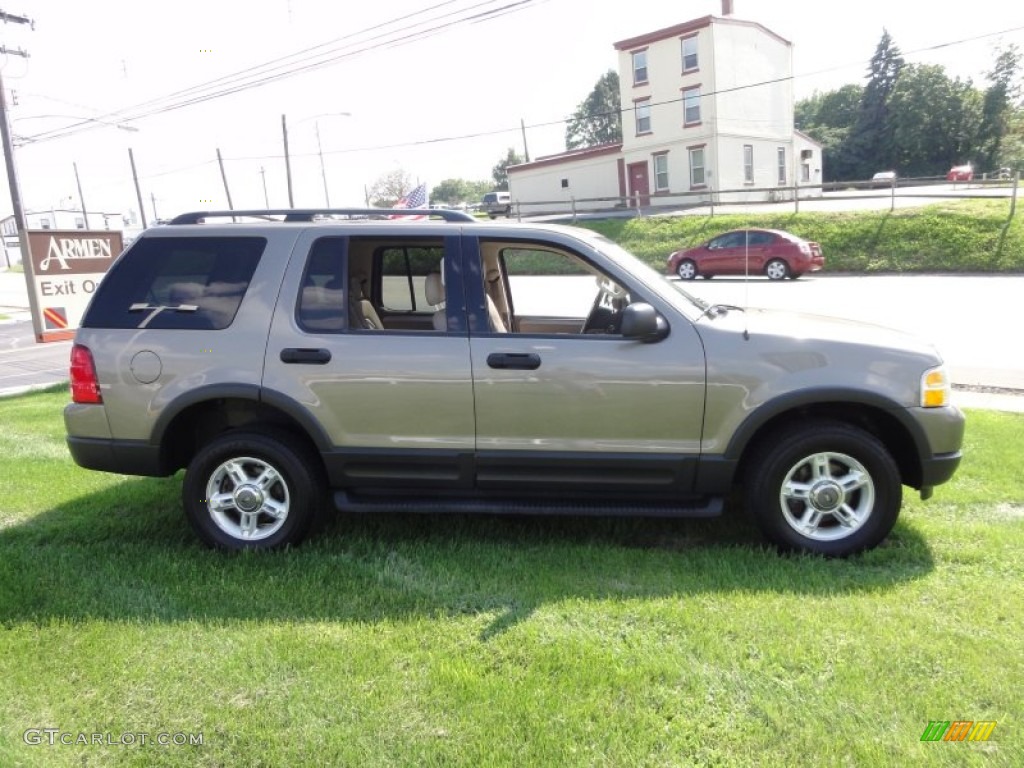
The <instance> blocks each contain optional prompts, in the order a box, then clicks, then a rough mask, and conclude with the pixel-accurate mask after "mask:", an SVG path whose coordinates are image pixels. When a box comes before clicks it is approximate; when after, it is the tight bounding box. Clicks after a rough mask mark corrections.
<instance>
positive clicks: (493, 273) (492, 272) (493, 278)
mask: <svg viewBox="0 0 1024 768" xmlns="http://www.w3.org/2000/svg"><path fill="white" fill-rule="evenodd" d="M484 277H485V278H486V280H487V282H488V283H496V282H497V281H498V278H500V277H501V272H499V271H498V268H497V267H491V268H490V269H488V270H487V274H486V275H484Z"/></svg>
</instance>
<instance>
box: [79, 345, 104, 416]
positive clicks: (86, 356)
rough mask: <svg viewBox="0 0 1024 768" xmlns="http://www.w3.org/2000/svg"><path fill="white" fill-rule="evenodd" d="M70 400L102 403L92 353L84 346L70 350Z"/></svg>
mask: <svg viewBox="0 0 1024 768" xmlns="http://www.w3.org/2000/svg"><path fill="white" fill-rule="evenodd" d="M71 400H72V401H73V402H76V403H102V402H103V395H102V394H100V381H99V379H98V378H97V377H96V364H95V363H94V362H93V359H92V352H90V351H89V348H88V347H87V346H85V345H84V344H75V345H74V346H73V347H72V348H71Z"/></svg>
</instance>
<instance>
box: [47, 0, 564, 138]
mask: <svg viewBox="0 0 1024 768" xmlns="http://www.w3.org/2000/svg"><path fill="white" fill-rule="evenodd" d="M546 1H547V0H513V1H512V2H506V4H505V5H502V6H500V7H498V8H493V9H486V10H481V9H485V7H486V6H489V5H494V4H495V3H496V2H500V0H483V1H482V2H476V3H473V4H472V5H468V6H464V7H462V8H458V9H456V10H453V11H449V12H446V13H443V14H440V15H437V16H433V17H431V18H429V19H426V20H423V21H417V22H415V23H413V24H409V25H406V26H401V27H398V28H397V29H392V30H390V31H388V32H382V33H379V34H376V35H372V36H370V37H369V38H366V39H364V40H359V41H355V42H347V43H344V44H342V45H340V46H337V45H335V44H337V43H340V42H341V41H344V40H349V39H351V38H355V37H360V36H363V35H365V34H366V33H368V32H373V31H375V30H378V29H382V28H385V27H391V26H394V25H395V24H398V23H400V22H402V21H405V20H407V19H410V18H412V17H415V16H419V15H423V14H426V13H429V12H431V11H433V10H437V9H439V8H441V7H443V6H447V5H450V4H451V3H452V2H454V0H448V2H444V3H439V4H437V5H433V6H430V7H428V8H425V9H422V10H420V11H416V12H414V13H411V14H406V15H405V16H401V17H398V18H396V19H392V20H390V21H388V22H384V23H381V24H377V25H375V26H372V27H368V28H366V29H363V30H360V31H358V32H354V33H351V34H349V35H345V36H344V37H341V38H337V39H336V40H333V41H330V42H328V43H321V44H319V45H316V46H311V47H310V48H306V49H303V50H302V51H298V52H296V53H293V54H289V55H288V56H284V57H280V58H278V59H273V60H271V61H269V62H265V63H264V64H261V65H258V66H256V67H254V68H250V69H246V70H241V71H239V72H235V73H232V74H230V75H224V76H222V77H220V78H217V79H215V80H212V81H209V82H207V83H202V84H199V85H196V86H192V87H190V88H186V89H182V90H180V91H175V92H173V93H171V94H168V95H166V96H163V97H160V98H157V99H151V100H149V101H146V102H142V103H141V104H138V105H134V106H132V107H125V108H122V109H119V110H115V111H113V112H109V113H106V114H104V115H101V117H103V118H116V119H119V120H121V121H122V122H123V121H127V120H139V119H142V118H145V117H150V116H153V115H156V114H163V113H165V112H170V111H173V110H177V109H181V108H183V107H187V106H192V105H194V104H199V103H202V102H205V101H210V100H212V99H217V98H222V97H224V96H229V95H233V94H236V93H240V92H241V91H245V90H248V89H251V88H257V87H260V86H262V85H266V84H269V83H271V82H276V81H278V80H282V79H284V78H288V77H294V76H295V75H299V74H303V73H305V72H310V71H313V70H315V69H320V68H323V67H326V66H329V65H331V64H334V63H336V62H338V61H341V60H343V59H347V58H352V57H355V56H358V55H360V54H363V53H367V52H370V51H373V50H378V49H382V48H393V47H397V46H400V45H408V44H410V43H413V42H417V41H419V40H423V39H426V38H428V37H433V36H435V35H438V34H441V33H443V32H445V31H447V30H448V29H450V28H452V27H456V26H459V25H462V24H467V23H479V22H481V21H488V20H490V19H491V18H495V17H496V15H505V14H507V13H514V12H518V11H521V10H525V8H526V7H528V6H530V5H532V4H534V3H537V2H546ZM471 11H477V12H476V13H473V14H471V15H468V16H466V15H463V16H460V17H459V18H455V19H453V20H451V21H442V20H443V19H448V18H450V17H452V16H459V14H466V13H468V12H471ZM434 22H442V23H439V24H436V25H435V26H432V27H426V28H421V27H423V26H424V25H426V24H432V23H434ZM401 33H406V34H401ZM374 41H378V42H374ZM327 46H335V47H334V48H332V49H330V50H327V51H324V52H321V53H316V54H314V55H312V56H305V58H299V59H298V60H297V61H290V60H293V59H296V58H297V57H300V56H303V55H304V54H307V53H309V52H311V51H315V50H317V49H320V48H324V47H327ZM359 46H361V47H359ZM284 62H290V63H284ZM174 98H177V101H172V99H174ZM88 127H90V126H88V124H87V123H82V122H80V123H73V124H71V125H68V126H64V127H62V128H54V129H52V130H49V131H44V132H41V133H39V134H35V135H33V136H31V137H28V138H30V139H31V140H33V141H36V142H41V141H47V140H51V139H56V138H61V137H64V136H69V135H71V134H74V133H78V132H80V131H81V130H85V129H87V128H88Z"/></svg>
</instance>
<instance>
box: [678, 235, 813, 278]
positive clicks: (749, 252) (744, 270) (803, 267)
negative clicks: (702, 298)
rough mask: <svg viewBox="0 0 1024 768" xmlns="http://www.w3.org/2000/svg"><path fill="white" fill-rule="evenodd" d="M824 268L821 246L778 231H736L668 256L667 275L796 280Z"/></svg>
mask: <svg viewBox="0 0 1024 768" xmlns="http://www.w3.org/2000/svg"><path fill="white" fill-rule="evenodd" d="M824 266H825V257H824V256H823V255H822V254H821V246H820V245H818V244H817V243H813V242H810V241H809V240H804V239H803V238H800V237H797V236H796V235H791V234H790V233H789V232H783V231H781V230H778V229H736V230H733V231H732V232H726V233H724V234H721V235H719V236H718V237H715V238H712V239H711V240H709V241H707V242H706V243H703V244H702V245H698V246H697V247H696V248H690V249H689V250H685V251H675V252H674V253H673V254H672V255H671V256H669V257H668V271H669V273H670V274H672V273H674V274H677V275H679V277H681V278H682V279H683V280H693V278H695V277H697V275H700V276H701V277H705V278H711V277H714V276H715V275H745V274H750V275H761V274H763V275H766V276H767V277H768V278H769V279H770V280H782V279H784V278H787V277H788V278H791V279H793V280H796V279H797V278H798V277H800V275H802V274H804V273H805V272H817V271H818V270H820V269H823V268H824Z"/></svg>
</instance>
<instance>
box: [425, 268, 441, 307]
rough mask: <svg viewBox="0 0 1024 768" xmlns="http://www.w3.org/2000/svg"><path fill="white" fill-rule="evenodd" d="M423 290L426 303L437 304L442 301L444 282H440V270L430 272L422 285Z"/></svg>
mask: <svg viewBox="0 0 1024 768" xmlns="http://www.w3.org/2000/svg"><path fill="white" fill-rule="evenodd" d="M423 291H424V293H426V295H427V303H428V304H430V305H432V306H435V307H436V306H437V305H439V304H443V303H444V284H443V283H442V282H441V273H440V272H431V273H430V274H429V275H427V280H426V282H425V283H424V285H423Z"/></svg>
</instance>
